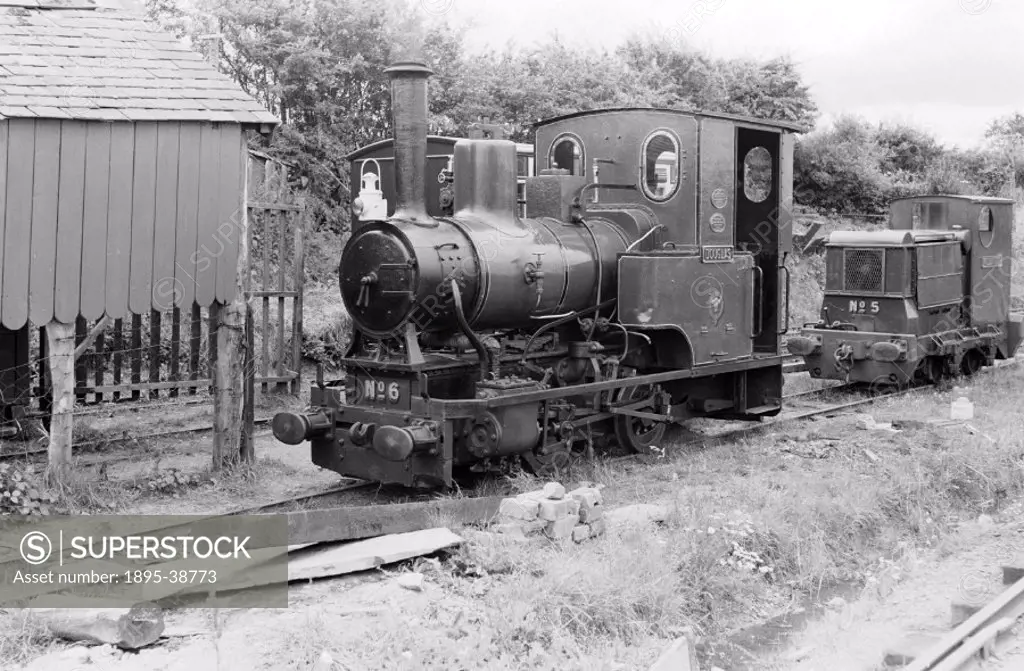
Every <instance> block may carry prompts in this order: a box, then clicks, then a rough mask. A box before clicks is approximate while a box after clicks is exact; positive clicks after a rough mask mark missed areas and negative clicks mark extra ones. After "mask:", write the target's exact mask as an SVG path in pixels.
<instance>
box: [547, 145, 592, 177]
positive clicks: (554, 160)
mask: <svg viewBox="0 0 1024 671" xmlns="http://www.w3.org/2000/svg"><path fill="white" fill-rule="evenodd" d="M548 167H551V168H561V169H562V170H568V171H569V174H570V175H582V174H584V171H583V145H582V144H581V143H580V141H579V140H577V139H576V138H575V137H570V136H564V137H561V138H559V139H557V140H555V142H554V143H553V144H552V145H551V154H550V155H549V156H548Z"/></svg>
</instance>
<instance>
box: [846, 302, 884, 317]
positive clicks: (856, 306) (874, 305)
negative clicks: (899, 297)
mask: <svg viewBox="0 0 1024 671" xmlns="http://www.w3.org/2000/svg"><path fill="white" fill-rule="evenodd" d="M878 310H879V306H878V301H863V300H861V301H857V300H852V299H851V300H850V306H849V312H855V313H861V314H866V313H869V312H870V313H872V314H876V313H877V312H878Z"/></svg>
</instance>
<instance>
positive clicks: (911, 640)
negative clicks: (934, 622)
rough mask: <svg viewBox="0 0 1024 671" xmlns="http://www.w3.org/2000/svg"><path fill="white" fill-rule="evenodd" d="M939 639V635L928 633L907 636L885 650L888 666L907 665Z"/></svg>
mask: <svg viewBox="0 0 1024 671" xmlns="http://www.w3.org/2000/svg"><path fill="white" fill-rule="evenodd" d="M938 640H939V637H938V636H929V635H928V634H913V635H911V636H907V637H905V638H904V639H902V640H901V641H899V642H898V643H896V645H893V646H892V647H890V648H888V649H887V650H886V651H885V660H884V661H885V664H886V666H906V665H908V664H910V663H911V662H913V661H914V660H915V659H917V658H918V657H919V656H921V654H923V653H924V652H925V651H927V650H928V648H930V647H932V646H933V645H935V643H936V642H937V641H938Z"/></svg>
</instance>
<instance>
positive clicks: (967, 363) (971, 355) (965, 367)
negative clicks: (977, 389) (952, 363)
mask: <svg viewBox="0 0 1024 671" xmlns="http://www.w3.org/2000/svg"><path fill="white" fill-rule="evenodd" d="M984 365H985V357H984V355H982V353H981V352H979V351H978V350H976V349H972V350H967V351H966V352H964V358H963V359H961V360H960V372H961V373H963V374H964V375H966V376H970V375H974V374H975V373H977V372H978V371H979V370H981V367H982V366H984Z"/></svg>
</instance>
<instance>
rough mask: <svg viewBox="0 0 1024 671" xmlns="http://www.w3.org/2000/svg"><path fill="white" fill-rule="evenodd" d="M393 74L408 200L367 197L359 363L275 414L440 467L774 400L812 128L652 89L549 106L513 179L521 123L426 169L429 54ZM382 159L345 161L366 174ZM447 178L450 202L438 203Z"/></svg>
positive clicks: (364, 469) (352, 471) (420, 479)
mask: <svg viewBox="0 0 1024 671" xmlns="http://www.w3.org/2000/svg"><path fill="white" fill-rule="evenodd" d="M388 73H389V76H390V77H391V95H392V124H393V130H394V145H393V152H394V167H393V171H392V174H393V176H394V180H393V185H394V198H395V203H394V207H393V209H392V207H391V205H390V204H388V203H382V202H381V199H382V192H381V191H380V190H379V189H376V188H371V189H370V190H368V191H367V192H366V193H362V192H361V193H360V197H359V198H358V199H357V202H356V203H355V210H356V213H357V218H358V220H359V221H358V225H357V226H355V227H354V230H353V233H352V236H351V238H350V239H349V241H348V243H347V245H346V247H345V250H344V252H343V255H342V259H341V265H340V271H339V274H340V289H341V294H342V297H343V299H344V302H345V305H346V307H347V309H348V311H349V313H350V315H351V317H352V320H353V323H354V337H353V341H352V344H351V346H350V348H349V351H348V353H347V355H346V357H345V359H344V361H343V364H344V366H345V369H346V377H345V379H344V380H339V381H335V382H328V383H324V382H322V381H321V382H318V384H317V385H316V386H314V387H313V389H312V390H311V405H312V407H311V408H310V409H309V411H308V412H305V413H290V412H289V413H280V414H278V415H277V416H276V417H275V418H274V422H273V429H274V434H275V436H276V437H277V438H278V439H279V440H281V441H282V442H285V443H289V444H300V443H303V442H304V441H309V442H310V445H311V449H312V459H313V461H314V463H316V464H318V465H320V466H322V467H324V468H328V469H331V470H334V471H336V472H338V473H341V474H344V475H350V476H355V477H359V478H363V479H367V480H372V481H378V482H388V483H399V484H403V485H411V486H425V487H433V486H439V485H448V484H451V482H452V474H453V470H454V469H455V468H457V467H465V466H471V467H473V468H475V469H488V468H494V467H499V466H501V465H502V464H503V463H506V462H507V461H509V460H515V461H518V460H519V459H520V458H523V459H525V461H526V462H527V464H528V465H529V466H531V467H532V468H534V469H535V470H542V471H543V470H545V469H550V468H557V467H558V466H559V465H560V464H565V463H567V460H568V459H569V457H570V455H571V453H572V450H574V449H579V448H581V447H585V448H586V449H587V451H589V450H590V449H592V448H593V447H594V446H595V445H600V444H603V443H605V442H606V441H607V442H611V441H615V442H618V443H619V444H622V445H625V446H626V447H628V448H630V449H633V450H636V451H646V450H650V449H653V448H657V446H658V443H659V442H660V440H661V437H662V436H663V434H664V430H665V426H666V423H669V422H677V421H682V420H685V419H687V418H690V417H695V416H712V417H723V418H726V417H727V418H737V419H747V420H756V419H759V418H761V417H764V416H770V415H773V414H776V413H778V412H779V410H780V409H781V396H782V356H781V352H780V345H781V342H780V332H781V331H784V330H785V329H784V324H785V323H786V315H785V314H783V311H782V310H781V306H782V305H783V304H784V301H783V300H781V299H782V296H783V290H784V287H785V285H786V284H787V282H788V275H785V270H784V265H783V264H784V260H785V254H786V252H787V251H788V250H789V246H790V240H789V231H790V227H789V216H790V204H791V199H792V156H793V144H794V142H793V134H792V133H793V132H794V131H797V130H800V129H799V128H797V127H793V126H789V125H787V124H784V123H779V122H770V121H760V120H754V119H745V118H740V117H727V116H721V115H717V116H716V115H702V114H693V113H683V112H678V111H673V110H657V109H646V108H645V109H613V110H597V111H591V112H584V113H579V114H572V115H567V116H563V117H559V118H555V119H550V120H548V121H545V122H542V123H540V124H538V125H537V127H536V135H535V142H534V151H535V155H534V162H535V165H536V168H537V169H538V171H539V174H538V175H536V176H532V177H526V178H525V179H524V183H523V198H519V197H517V170H516V145H515V144H514V143H512V142H509V141H505V140H492V139H486V140H459V141H458V142H456V144H455V147H454V156H453V160H452V162H451V166H450V168H449V167H447V166H439V165H436V164H434V165H433V166H432V167H431V164H430V163H429V162H428V160H427V137H428V136H427V78H428V77H429V75H430V74H431V73H430V71H429V70H428V69H427V68H426V67H424V66H423V65H422V64H418V63H409V62H406V63H400V64H397V65H395V66H393V67H391V68H389V70H388ZM357 155H361V154H357ZM367 160H369V159H367ZM373 168H374V166H373V165H370V166H367V165H364V164H363V163H361V162H356V161H354V162H353V169H352V174H353V175H360V176H363V179H364V180H365V184H367V185H368V186H369V187H373V186H374V184H375V179H374V175H373ZM435 173H436V174H435ZM434 179H436V180H437V182H438V184H442V185H448V186H450V188H451V192H452V199H453V203H452V208H451V214H447V215H441V216H431V215H430V214H428V205H427V203H428V199H427V198H426V197H425V196H424V192H425V189H426V188H427V187H426V184H427V180H434ZM448 186H446V187H445V188H448ZM521 200H525V202H520V201H521ZM524 209H525V215H526V216H525V217H524V216H522V213H523V210H524ZM389 213H391V214H390V216H389Z"/></svg>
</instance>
